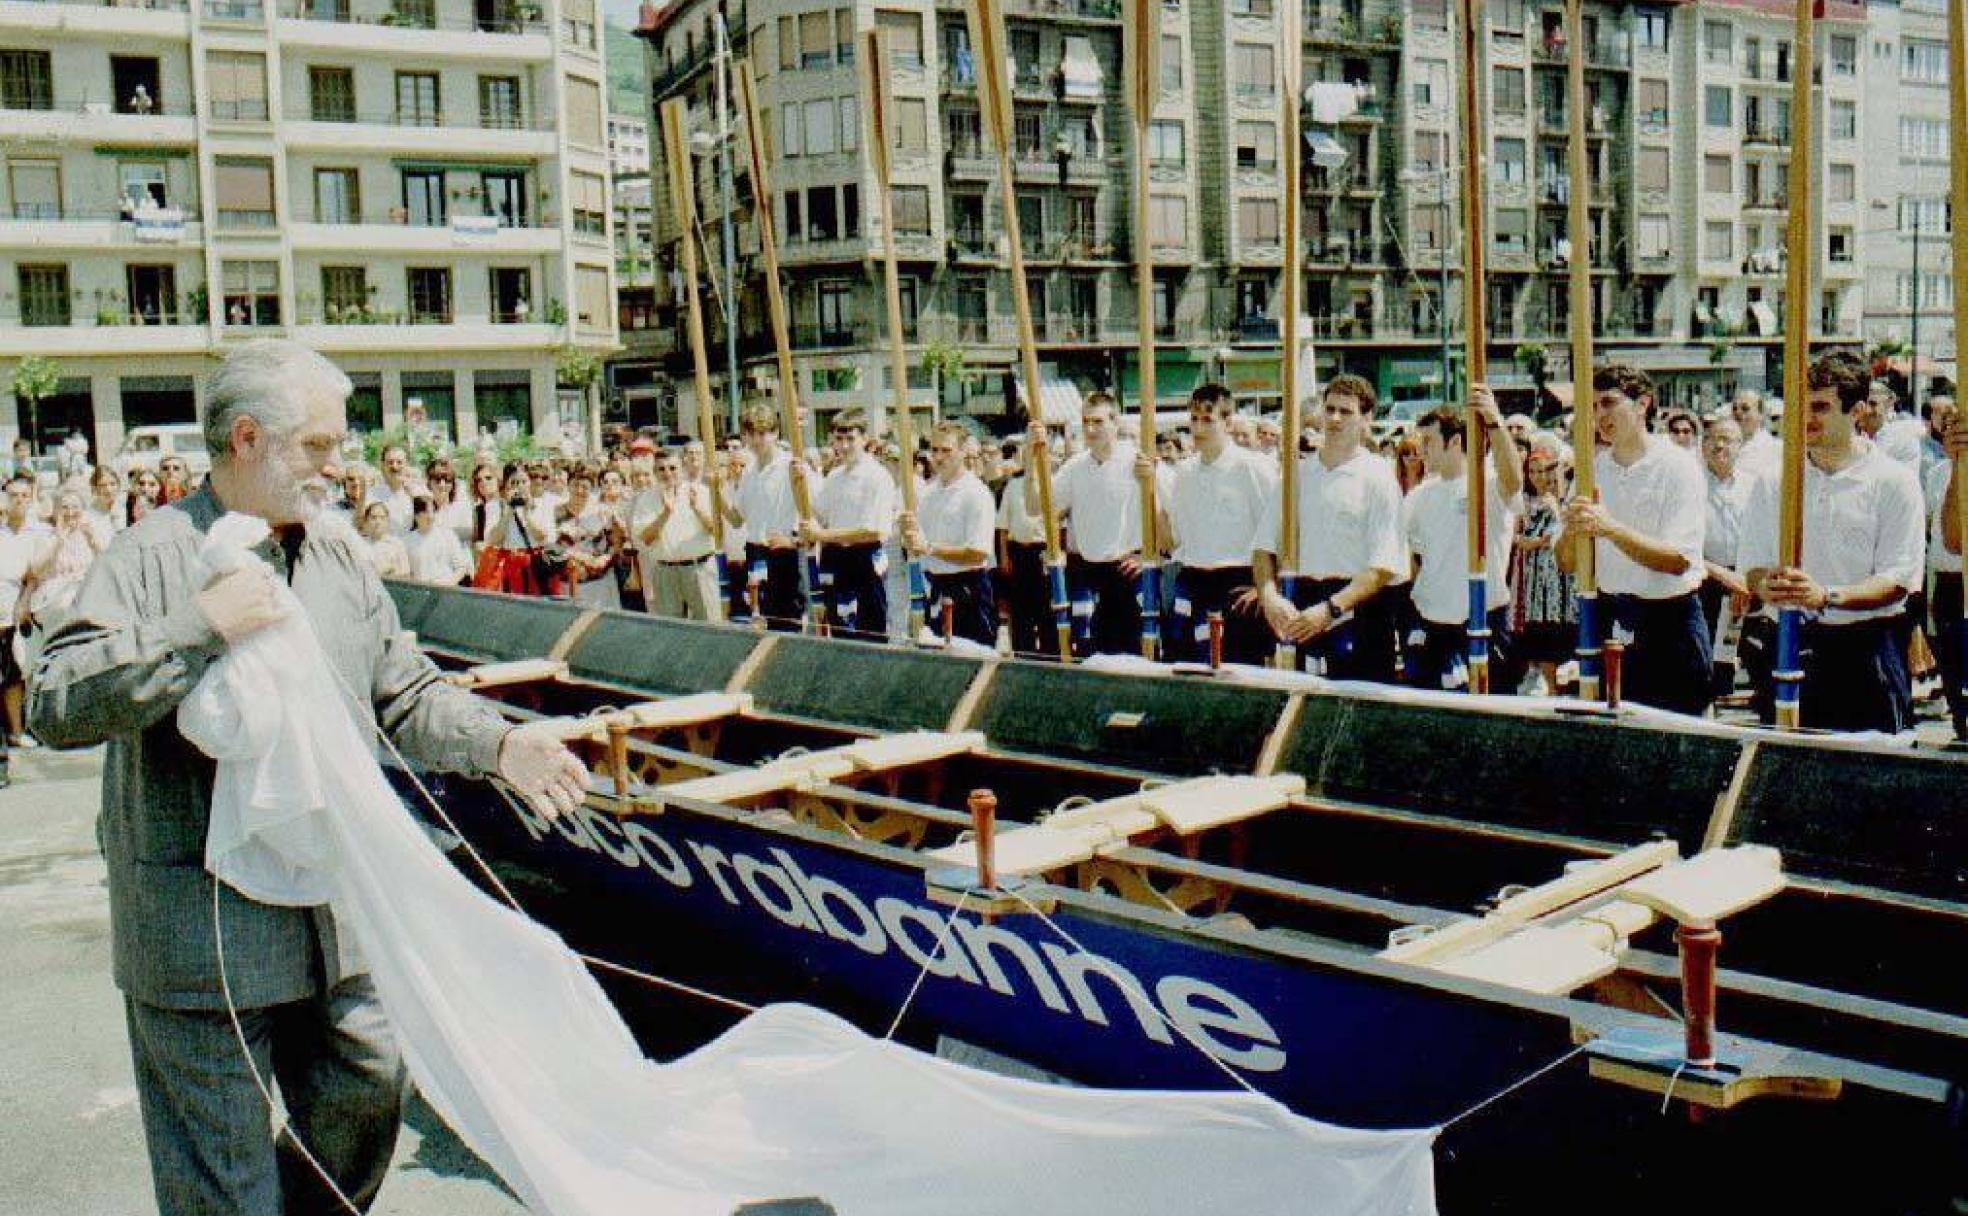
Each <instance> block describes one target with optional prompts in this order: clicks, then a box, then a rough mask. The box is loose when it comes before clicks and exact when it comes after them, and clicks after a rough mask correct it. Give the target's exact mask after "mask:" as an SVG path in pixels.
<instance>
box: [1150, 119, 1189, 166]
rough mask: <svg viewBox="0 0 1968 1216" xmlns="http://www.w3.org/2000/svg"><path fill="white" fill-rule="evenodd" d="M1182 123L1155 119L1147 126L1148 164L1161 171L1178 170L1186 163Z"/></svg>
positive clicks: (1186, 152)
mask: <svg viewBox="0 0 1968 1216" xmlns="http://www.w3.org/2000/svg"><path fill="white" fill-rule="evenodd" d="M1188 159H1189V156H1188V151H1187V148H1186V146H1185V144H1184V141H1183V133H1182V123H1181V122H1180V121H1176V120H1171V119H1156V120H1155V121H1154V122H1151V123H1149V124H1148V163H1149V164H1152V165H1154V166H1155V167H1157V168H1161V169H1180V168H1181V167H1182V166H1183V165H1185V164H1187V163H1188Z"/></svg>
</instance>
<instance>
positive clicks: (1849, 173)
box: [1825, 165, 1858, 203]
mask: <svg viewBox="0 0 1968 1216" xmlns="http://www.w3.org/2000/svg"><path fill="white" fill-rule="evenodd" d="M1857 196H1858V171H1857V170H1856V169H1855V168H1854V167H1853V166H1851V165H1833V166H1832V167H1831V172H1830V174H1829V175H1828V176H1827V178H1826V188H1825V200H1826V201H1827V202H1833V203H1849V202H1851V201H1852V200H1853V199H1854V198H1856V197H1857Z"/></svg>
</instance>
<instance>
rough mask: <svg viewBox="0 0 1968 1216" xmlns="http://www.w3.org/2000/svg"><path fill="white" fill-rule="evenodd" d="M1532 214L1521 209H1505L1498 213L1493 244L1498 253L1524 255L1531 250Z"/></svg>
mask: <svg viewBox="0 0 1968 1216" xmlns="http://www.w3.org/2000/svg"><path fill="white" fill-rule="evenodd" d="M1530 241H1531V213H1530V212H1528V211H1525V210H1524V209H1523V208H1521V207H1505V208H1502V209H1500V210H1499V211H1498V212H1497V213H1496V231H1495V233H1494V235H1493V236H1492V238H1491V243H1492V244H1493V245H1494V246H1495V248H1496V251H1497V252H1498V253H1505V254H1524V253H1528V252H1530V248H1531V244H1530Z"/></svg>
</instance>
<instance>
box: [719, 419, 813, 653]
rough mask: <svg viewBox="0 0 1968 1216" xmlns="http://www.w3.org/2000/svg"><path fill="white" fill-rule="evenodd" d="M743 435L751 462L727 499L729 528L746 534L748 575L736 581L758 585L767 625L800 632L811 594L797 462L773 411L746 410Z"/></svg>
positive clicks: (741, 422) (741, 431)
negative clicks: (805, 584) (803, 579)
mask: <svg viewBox="0 0 1968 1216" xmlns="http://www.w3.org/2000/svg"><path fill="white" fill-rule="evenodd" d="M739 433H740V434H741V435H743V437H744V442H745V449H746V451H747V452H749V453H750V455H751V462H750V463H749V464H747V465H745V466H744V468H743V470H742V471H740V472H739V473H738V477H737V484H736V486H735V487H734V489H733V492H732V493H729V494H726V495H725V496H724V513H725V522H726V523H731V524H739V525H741V526H743V527H744V529H745V568H746V574H745V576H744V578H743V579H742V580H737V579H734V581H744V582H746V583H747V584H748V585H749V584H750V583H751V582H753V581H756V582H757V584H758V604H757V611H758V612H759V613H760V615H762V616H764V617H765V620H766V623H767V624H768V625H769V626H770V627H771V628H773V629H778V630H783V631H788V632H797V631H798V630H799V628H800V623H801V621H802V620H803V619H804V618H805V616H806V592H805V591H804V590H802V589H801V586H800V560H799V557H800V555H799V539H798V532H799V510H798V507H797V505H796V500H795V499H794V498H793V481H792V467H793V457H792V454H791V453H790V452H787V451H786V450H784V449H783V448H781V447H780V446H779V415H778V414H776V413H774V412H773V410H772V407H771V406H769V405H765V404H764V403H762V402H760V403H754V404H752V405H748V406H746V407H745V411H744V413H743V414H742V415H741V416H740V420H739ZM734 467H735V466H734ZM754 572H756V575H757V576H756V579H754Z"/></svg>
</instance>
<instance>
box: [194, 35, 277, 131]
mask: <svg viewBox="0 0 1968 1216" xmlns="http://www.w3.org/2000/svg"><path fill="white" fill-rule="evenodd" d="M205 91H206V93H207V95H208V96H209V97H210V99H211V100H210V104H211V111H210V113H211V115H212V117H213V118H214V119H220V120H224V121H228V122H264V121H266V116H267V86H266V56H265V55H255V54H251V53H249V52H245V51H207V52H206V53H205Z"/></svg>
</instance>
